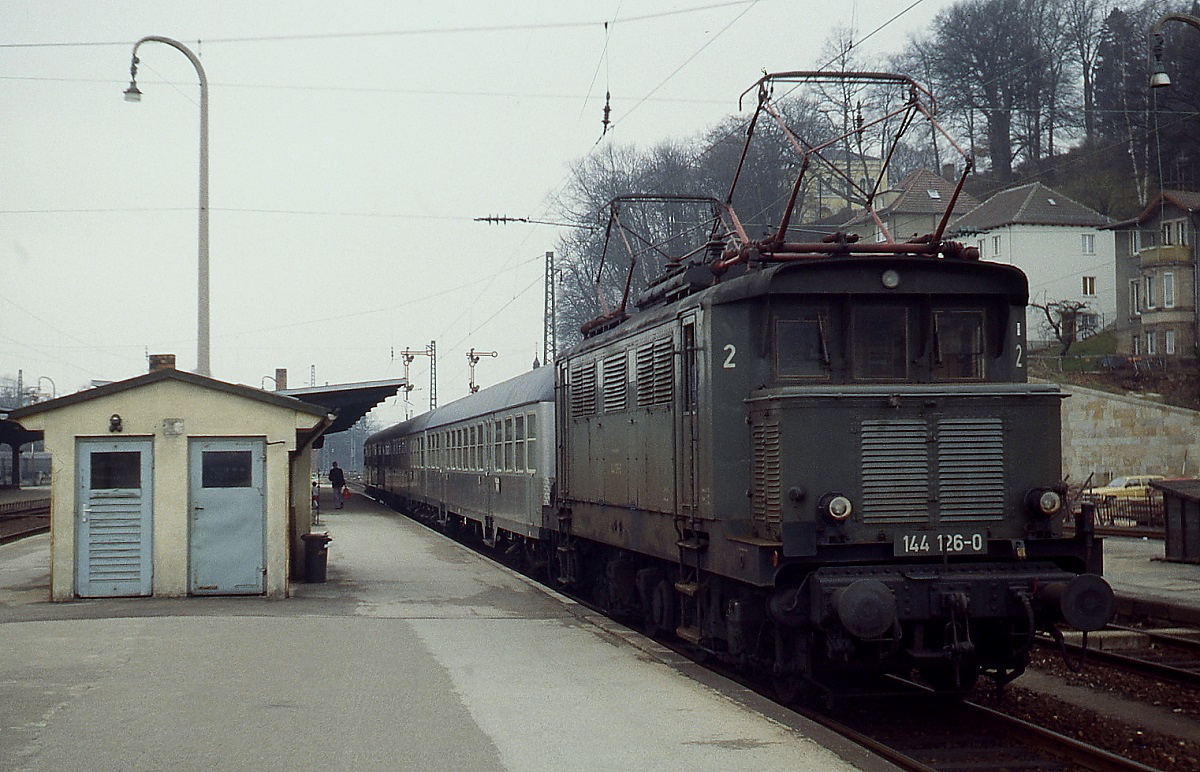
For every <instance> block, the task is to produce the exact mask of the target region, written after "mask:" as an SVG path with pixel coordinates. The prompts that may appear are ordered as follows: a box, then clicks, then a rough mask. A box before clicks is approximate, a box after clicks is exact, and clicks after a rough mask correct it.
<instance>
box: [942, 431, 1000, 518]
mask: <svg viewBox="0 0 1200 772" xmlns="http://www.w3.org/2000/svg"><path fill="white" fill-rule="evenodd" d="M937 457H938V473H937V478H938V479H937V484H938V508H939V512H940V514H941V521H942V522H955V521H975V520H999V519H1001V518H1003V517H1004V423H1003V421H1002V420H1001V419H999V418H961V419H948V420H944V421H942V422H941V423H939V424H938V434H937Z"/></svg>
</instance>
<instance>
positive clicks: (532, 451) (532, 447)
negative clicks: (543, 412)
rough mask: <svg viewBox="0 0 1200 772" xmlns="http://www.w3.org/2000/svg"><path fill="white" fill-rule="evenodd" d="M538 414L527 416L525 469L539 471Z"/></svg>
mask: <svg viewBox="0 0 1200 772" xmlns="http://www.w3.org/2000/svg"><path fill="white" fill-rule="evenodd" d="M537 467H538V464H537V413H530V414H528V415H527V416H525V468H526V469H528V470H529V471H531V472H536V471H537Z"/></svg>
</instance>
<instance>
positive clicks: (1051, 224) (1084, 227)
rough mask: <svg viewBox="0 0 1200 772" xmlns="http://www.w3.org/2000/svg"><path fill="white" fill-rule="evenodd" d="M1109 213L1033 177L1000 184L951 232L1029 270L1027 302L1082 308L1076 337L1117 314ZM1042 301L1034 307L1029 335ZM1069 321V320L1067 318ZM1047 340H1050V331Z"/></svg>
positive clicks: (986, 254)
mask: <svg viewBox="0 0 1200 772" xmlns="http://www.w3.org/2000/svg"><path fill="white" fill-rule="evenodd" d="M1109 222H1110V221H1109V218H1107V217H1105V216H1104V215H1102V214H1100V213H1099V212H1096V211H1095V210H1093V209H1090V208H1088V207H1086V206H1084V205H1083V204H1080V203H1078V202H1077V201H1073V200H1071V199H1070V198H1067V197H1066V196H1064V195H1062V194H1061V193H1058V192H1057V191H1055V190H1053V189H1051V188H1048V187H1046V186H1045V185H1043V184H1041V183H1039V182H1035V183H1031V184H1029V185H1022V186H1020V187H1016V188H1011V189H1009V190H1004V191H1001V192H1000V193H997V194H996V195H994V196H992V197H991V198H989V199H988V200H987V201H985V202H984V203H983V204H981V205H979V206H978V207H976V208H975V209H974V210H972V211H970V212H968V213H967V214H966V215H964V216H963V217H961V218H959V219H958V220H956V221H955V222H954V224H953V225H952V228H951V234H952V236H953V237H956V238H958V239H960V240H962V241H963V242H964V243H966V244H970V245H974V246H977V247H978V248H979V253H980V256H981V257H982V258H983V259H985V260H993V261H996V262H1001V263H1009V264H1011V265H1015V266H1017V267H1018V268H1020V269H1021V270H1023V271H1024V272H1025V275H1026V276H1028V277H1029V303H1030V305H1031V306H1040V307H1041V308H1046V307H1050V306H1053V305H1055V304H1059V305H1061V306H1065V307H1071V308H1075V309H1078V314H1077V315H1076V316H1075V317H1074V320H1075V325H1076V326H1075V336H1074V337H1077V338H1085V337H1087V336H1088V335H1091V334H1092V333H1094V332H1098V331H1099V330H1101V329H1103V328H1105V327H1106V326H1108V325H1110V324H1111V323H1112V321H1113V320H1114V319H1116V318H1117V316H1118V314H1117V295H1118V292H1117V283H1116V281H1115V278H1114V263H1115V260H1116V252H1115V246H1114V238H1113V233H1112V231H1111V230H1106V229H1105V226H1107V225H1109ZM1041 308H1031V309H1030V312H1029V325H1030V330H1029V331H1030V337H1031V338H1034V337H1036V335H1037V333H1038V332H1039V323H1038V320H1040V319H1044V318H1045V314H1044V312H1043V311H1042V310H1041ZM1061 321H1065V320H1061ZM1046 340H1049V338H1048V337H1047V338H1046Z"/></svg>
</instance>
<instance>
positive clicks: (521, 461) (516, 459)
mask: <svg viewBox="0 0 1200 772" xmlns="http://www.w3.org/2000/svg"><path fill="white" fill-rule="evenodd" d="M513 435H514V437H513V440H514V441H513V468H514V469H515V470H516V471H518V472H522V471H524V470H525V416H523V415H519V416H517V417H516V418H514V419H513Z"/></svg>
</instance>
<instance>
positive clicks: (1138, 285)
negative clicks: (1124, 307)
mask: <svg viewBox="0 0 1200 772" xmlns="http://www.w3.org/2000/svg"><path fill="white" fill-rule="evenodd" d="M1141 313H1142V282H1141V280H1140V279H1130V280H1129V315H1130V316H1138V315H1139V314H1141Z"/></svg>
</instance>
